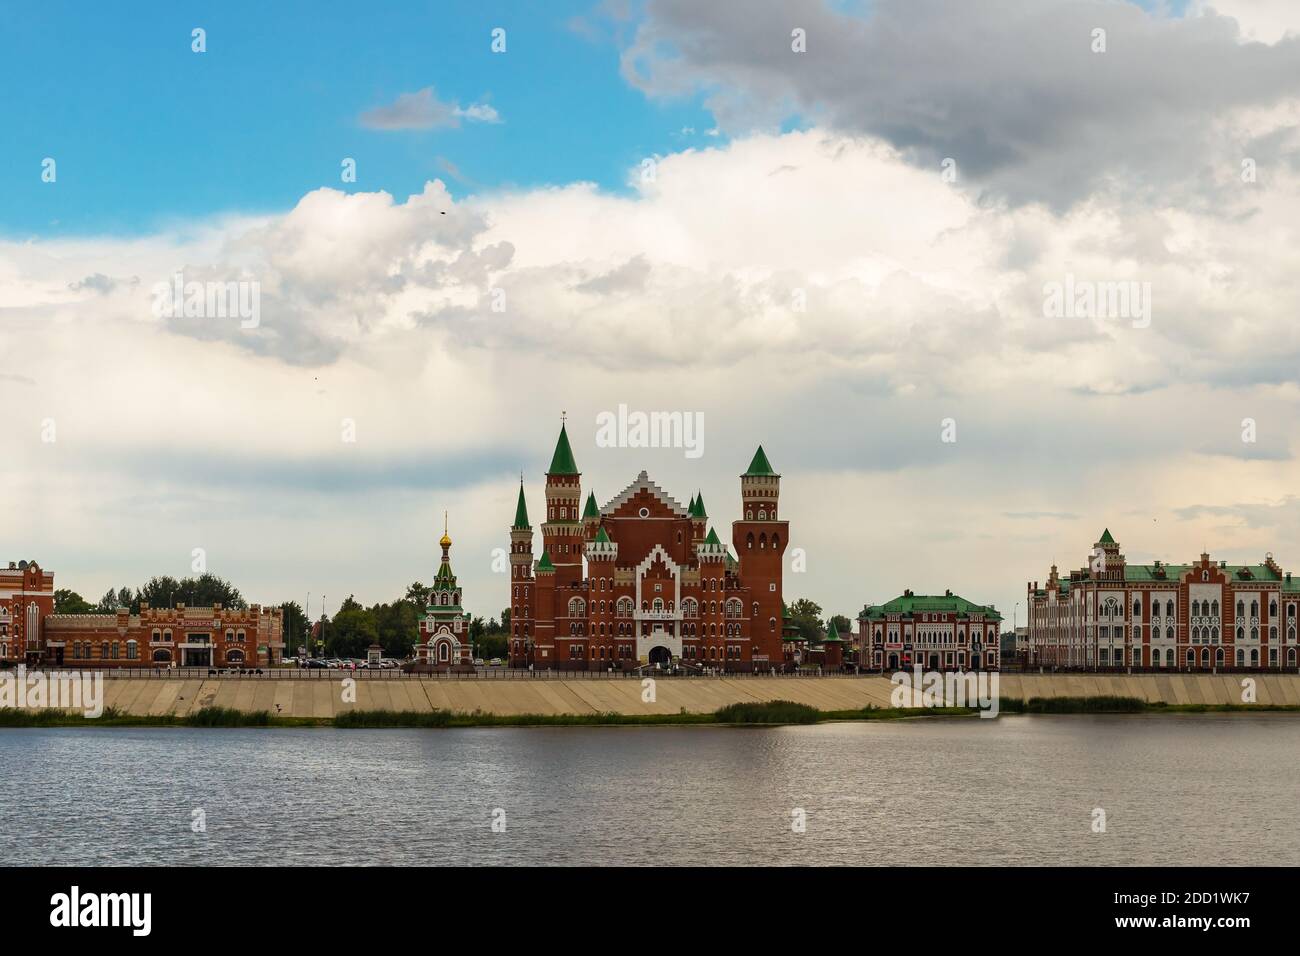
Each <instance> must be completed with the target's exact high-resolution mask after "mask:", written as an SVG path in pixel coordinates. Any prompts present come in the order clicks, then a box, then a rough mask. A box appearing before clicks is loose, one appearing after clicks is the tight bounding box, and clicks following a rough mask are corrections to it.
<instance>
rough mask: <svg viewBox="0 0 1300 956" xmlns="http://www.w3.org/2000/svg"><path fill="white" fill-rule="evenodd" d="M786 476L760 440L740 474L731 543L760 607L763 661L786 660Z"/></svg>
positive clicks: (755, 634) (758, 653) (757, 638)
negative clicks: (781, 506)
mask: <svg viewBox="0 0 1300 956" xmlns="http://www.w3.org/2000/svg"><path fill="white" fill-rule="evenodd" d="M780 496H781V476H780V475H778V474H777V473H776V472H775V471H774V470H773V469H772V465H771V463H770V462H769V461H768V460H767V453H766V452H764V451H763V447H762V446H761V445H760V446H759V448H758V451H756V452H755V453H754V457H753V459H751V461H750V463H749V468H747V469H746V470H745V473H744V474H743V475H741V476H740V499H741V501H740V503H741V514H743V515H744V517H743V518H742V519H741V520H740V521H735V522H733V523H732V525H731V543H732V544H733V545H734V546H735V548H736V554H738V555H739V556H740V558H739V565H740V577H741V580H742V581H744V583H745V586H746V587H747V588H749V589H750V593H751V594H752V595H753V603H754V604H757V605H758V607H757V609H756V610H755V611H754V613H753V620H752V622H751V628H750V634H751V637H752V638H753V641H754V654H755V659H756V661H757V662H758V666H759V667H760V669H761V667H762V663H763V659H764V658H766V660H767V661H771V662H774V663H779V662H780V661H782V660H783V650H782V646H781V630H782V620H783V614H782V607H783V604H782V589H781V578H782V571H783V562H784V555H785V549H786V547H787V545H788V544H789V540H790V530H789V522H786V521H780V520H778V519H777V505H778V502H779V500H780Z"/></svg>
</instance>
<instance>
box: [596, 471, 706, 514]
mask: <svg viewBox="0 0 1300 956" xmlns="http://www.w3.org/2000/svg"><path fill="white" fill-rule="evenodd" d="M638 491H648V492H650V494H651V495H653V496H654V497H655V498H656V499H657V500H658V501H659V502H660V503H661V504H664V505H667V506H668V508H669V509H671V510H672V512H673V515H674V516H675V517H678V518H688V517H690V516H689V515H688V514H687V513H686V509H685V508H683V507H682V506H681V505H680V504H678V502H677V501H675V500H674V499H673V498H670V497H669V496H668V494H667V492H665V491H664V490H663V489H662V488H660V487H659V486H658V485H657V484H655V483H654V482H653V481H651V480H650V476H649V475H648V474H646V473H645V472H644V471H642V472H641V473H640V474H639V475H637V476H636V481H634V482H632V484H630V485H628V486H627V487H626V488H624V489H623V491H622V493H621V494H619V495H618V496H616V497H615V498H613V499H612V500H611V501H610V502H609V504H607V505H605V507H603V508H601V509H600V514H601V517H605V518H608V517H610V516H611V515H613V514H614V512H615V511H616V510H617V509H618V508H619V507H620V506H622V505H625V504H627V503H628V502H629V501H631V500H632V497H633V496H634V495H635V494H636V493H637V492H638Z"/></svg>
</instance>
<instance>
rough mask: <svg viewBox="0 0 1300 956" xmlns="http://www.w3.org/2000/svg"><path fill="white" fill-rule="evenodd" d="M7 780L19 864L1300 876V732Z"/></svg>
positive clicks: (124, 735)
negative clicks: (1083, 868)
mask: <svg viewBox="0 0 1300 956" xmlns="http://www.w3.org/2000/svg"><path fill="white" fill-rule="evenodd" d="M0 768H3V772H2V773H0V853H2V854H3V856H2V857H0V859H3V860H4V861H5V862H6V863H9V864H50V863H55V864H127V863H131V864H203V863H213V864H259V863H288V864H293V863H317V864H344V865H347V864H381V863H394V864H441V863H492V864H511V863H553V864H587V863H593V864H615V863H628V864H650V863H654V864H700V863H703V864H724V863H735V864H754V863H780V864H790V863H792V864H819V865H826V864H847V863H853V864H900V863H918V864H920V863H938V864H987V863H1045V864H1072V863H1101V864H1139V863H1140V864H1190V863H1196V864H1267V863H1271V864H1290V865H1296V864H1300V828H1298V827H1297V826H1296V825H1295V818H1294V812H1295V810H1294V808H1295V801H1296V797H1297V794H1300V719H1298V718H1297V717H1295V716H1294V715H1272V716H1270V715H1259V716H1241V715H1228V716H1208V715H1207V716H1185V717H1179V716H1159V717H1147V716H1142V717H1092V716H1089V717H1073V716H1072V717H1038V716H1019V717H1003V718H1001V719H999V720H978V719H962V720H944V719H926V720H913V721H905V722H892V723H889V722H879V723H862V724H826V725H818V726H813V727H789V728H778V729H741V728H737V729H731V728H713V727H691V728H665V727H654V728H649V727H648V728H627V727H602V728H536V729H532V728H510V729H473V730H409V731H408V730H375V731H365V730H333V729H321V730H281V729H261V730H253V729H250V730H242V729H241V730H196V729H179V728H165V729H151V730H133V729H114V728H102V729H66V730H64V729H57V730H53V729H51V730H0ZM1098 807H1100V808H1103V809H1104V810H1105V811H1106V824H1107V826H1106V832H1105V833H1094V832H1093V829H1092V820H1093V811H1094V808H1098ZM498 808H499V809H500V810H502V811H504V818H505V823H506V829H505V832H504V833H494V832H493V831H492V827H491V822H492V819H493V813H494V811H495V810H497V809H498ZM796 808H800V809H802V810H803V811H805V813H806V819H807V828H806V832H805V833H802V834H797V833H794V832H792V828H791V821H792V811H794V810H795V809H796ZM196 810H201V811H202V814H203V818H204V820H205V822H206V832H200V833H196V832H193V826H192V824H193V822H194V820H195V819H196V814H195V811H196Z"/></svg>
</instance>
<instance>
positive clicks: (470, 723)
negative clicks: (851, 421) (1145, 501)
mask: <svg viewBox="0 0 1300 956" xmlns="http://www.w3.org/2000/svg"><path fill="white" fill-rule="evenodd" d="M998 706H999V713H1002V714H1208V713H1258V712H1273V713H1276V712H1286V713H1300V706H1294V705H1271V706H1270V705H1259V704H1165V703H1155V704H1149V703H1147V702H1146V701H1144V700H1141V699H1140V698H1137V697H1033V698H1030V699H1029V700H1027V701H1025V700H1018V699H1013V698H1009V697H1004V698H1002V699H1001V700H1000V701H999V705H998ZM978 713H979V711H978V710H976V709H975V708H971V707H922V708H889V707H885V708H882V707H866V708H863V709H861V710H831V711H825V710H818V709H816V708H815V707H809V706H808V705H806V704H799V703H794V702H792V701H788V700H772V701H761V702H759V701H756V702H753V703H741V704H730V705H728V706H726V707H722V708H720V709H719V710H716V711H714V712H712V713H702V714H698V713H697V714H691V713H685V712H683V713H677V714H617V713H599V714H489V713H484V712H482V711H475V712H472V713H459V712H453V711H450V710H433V711H410V710H405V711H403V710H350V711H347V712H345V713H342V714H339V715H338V716H337V717H321V718H312V717H285V716H281V715H278V714H273V713H271V712H270V711H265V710H259V711H245V710H237V709H233V708H228V707H204V708H202V709H201V710H197V711H195V712H193V713H190V714H185V715H175V714H159V715H147V716H146V715H137V714H128V713H125V712H123V711H120V710H117V709H116V708H113V707H108V708H105V710H104V713H103V714H102V715H101V716H100V717H98V718H96V719H88V718H85V717H82V716H80V715H79V714H76V713H67V712H65V711H61V710H14V709H5V710H0V728H5V727H335V728H339V729H345V730H346V729H385V728H422V727H427V728H441V727H609V726H683V725H695V724H700V725H705V724H711V725H717V726H769V727H770V726H787V725H794V724H816V723H823V722H827V721H864V720H901V719H912V718H926V717H971V716H974V715H976V714H978Z"/></svg>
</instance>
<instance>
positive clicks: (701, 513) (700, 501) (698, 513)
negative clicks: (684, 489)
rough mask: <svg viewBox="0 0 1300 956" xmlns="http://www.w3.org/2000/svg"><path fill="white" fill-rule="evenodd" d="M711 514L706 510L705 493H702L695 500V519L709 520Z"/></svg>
mask: <svg viewBox="0 0 1300 956" xmlns="http://www.w3.org/2000/svg"><path fill="white" fill-rule="evenodd" d="M708 516H709V513H708V512H707V511H705V510H704V492H700V494H699V497H697V498H696V499H695V517H697V518H707V517H708Z"/></svg>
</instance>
